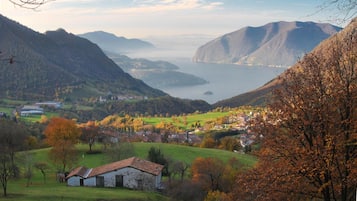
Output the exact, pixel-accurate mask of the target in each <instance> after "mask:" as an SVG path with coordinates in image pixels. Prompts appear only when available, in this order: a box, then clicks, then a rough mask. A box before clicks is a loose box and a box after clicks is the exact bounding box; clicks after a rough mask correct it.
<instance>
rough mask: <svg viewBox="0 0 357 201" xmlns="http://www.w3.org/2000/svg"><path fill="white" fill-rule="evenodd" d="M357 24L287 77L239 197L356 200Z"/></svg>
mask: <svg viewBox="0 0 357 201" xmlns="http://www.w3.org/2000/svg"><path fill="white" fill-rule="evenodd" d="M356 27H357V26H356V24H354V26H349V27H347V28H346V29H345V30H343V31H342V32H341V33H340V34H338V35H336V36H335V37H332V38H331V39H329V41H328V42H329V43H324V44H323V45H321V46H319V47H318V48H317V49H315V51H313V52H312V53H310V54H308V55H306V56H305V57H304V58H303V60H302V61H300V62H299V63H298V65H297V66H295V67H296V68H292V69H290V70H288V71H287V72H286V73H285V75H284V76H283V77H282V80H281V81H282V85H281V87H280V88H279V89H277V90H276V91H275V92H274V99H273V100H274V101H273V103H272V104H270V106H269V110H270V113H269V116H268V117H267V118H268V119H267V120H264V119H263V118H261V119H260V120H259V121H257V122H256V126H257V127H256V128H258V132H260V133H262V134H263V135H264V139H263V145H262V149H261V152H260V162H259V163H260V164H259V165H258V167H257V168H255V169H254V170H252V171H250V172H249V173H247V174H245V175H244V176H242V177H241V178H240V179H238V181H237V183H240V184H241V185H240V187H239V189H238V188H236V189H235V193H236V197H238V196H248V197H249V198H251V199H257V200H287V199H290V200H291V199H293V200H298V199H302V200H306V199H311V198H321V199H323V200H326V201H327V200H342V201H346V200H354V199H355V198H353V197H354V195H355V191H356V186H357V171H356V166H357V134H356V133H357V130H356V129H357V113H356V112H357V110H356V109H357V34H356V33H357V30H356Z"/></svg>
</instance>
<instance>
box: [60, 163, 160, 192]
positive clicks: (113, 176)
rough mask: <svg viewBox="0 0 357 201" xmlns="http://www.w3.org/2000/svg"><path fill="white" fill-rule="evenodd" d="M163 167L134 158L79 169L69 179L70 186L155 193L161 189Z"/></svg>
mask: <svg viewBox="0 0 357 201" xmlns="http://www.w3.org/2000/svg"><path fill="white" fill-rule="evenodd" d="M162 169H163V166H162V165H159V164H156V163H153V162H150V161H147V160H143V159H140V158H136V157H132V158H128V159H124V160H121V161H117V162H114V163H110V164H106V165H103V166H99V167H96V168H86V167H77V168H76V169H74V170H73V171H71V172H70V173H69V174H68V176H67V177H66V179H67V185H68V186H94V187H125V188H130V189H138V190H148V191H154V190H157V189H159V188H160V185H161V176H162Z"/></svg>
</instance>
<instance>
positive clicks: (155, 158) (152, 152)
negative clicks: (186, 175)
mask: <svg viewBox="0 0 357 201" xmlns="http://www.w3.org/2000/svg"><path fill="white" fill-rule="evenodd" d="M147 158H148V160H149V161H151V162H154V163H157V164H160V165H163V166H164V169H163V171H162V172H163V173H162V174H163V175H168V161H167V160H166V158H165V156H164V154H163V153H161V150H160V148H155V147H151V148H150V149H149V151H148V157H147Z"/></svg>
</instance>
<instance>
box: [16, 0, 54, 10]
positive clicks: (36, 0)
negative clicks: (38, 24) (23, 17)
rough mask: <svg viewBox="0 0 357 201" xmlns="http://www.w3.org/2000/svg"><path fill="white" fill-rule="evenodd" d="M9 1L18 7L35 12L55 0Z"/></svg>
mask: <svg viewBox="0 0 357 201" xmlns="http://www.w3.org/2000/svg"><path fill="white" fill-rule="evenodd" d="M9 1H10V2H11V3H13V4H14V5H16V6H19V7H22V8H27V9H34V10H35V9H37V8H38V7H40V6H42V5H43V4H45V3H47V2H49V1H54V0H9Z"/></svg>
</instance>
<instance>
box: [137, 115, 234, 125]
mask: <svg viewBox="0 0 357 201" xmlns="http://www.w3.org/2000/svg"><path fill="white" fill-rule="evenodd" d="M228 114H229V112H207V113H203V114H188V115H186V116H176V117H144V118H143V121H144V122H145V123H146V124H152V125H156V124H158V123H160V122H166V123H173V124H174V125H175V126H178V127H180V128H185V129H189V128H190V127H191V125H192V124H195V123H196V122H199V123H200V124H201V125H204V124H205V123H206V122H208V121H214V120H216V119H217V118H219V117H224V116H227V115H228ZM184 118H186V125H185V123H184V122H185V120H184Z"/></svg>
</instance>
